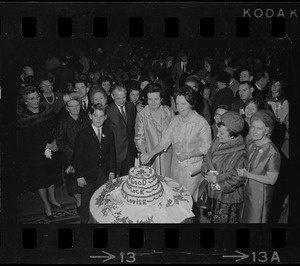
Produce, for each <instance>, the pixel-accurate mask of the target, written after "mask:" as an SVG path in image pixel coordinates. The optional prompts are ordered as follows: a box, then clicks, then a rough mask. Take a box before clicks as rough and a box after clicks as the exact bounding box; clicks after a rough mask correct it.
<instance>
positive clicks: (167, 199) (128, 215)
mask: <svg viewBox="0 0 300 266" xmlns="http://www.w3.org/2000/svg"><path fill="white" fill-rule="evenodd" d="M127 179H128V175H127V176H122V177H119V178H116V179H114V180H113V181H112V182H110V183H109V182H107V183H105V184H104V185H102V186H101V187H100V188H99V189H98V190H96V191H95V193H94V194H93V196H92V198H91V200H90V214H91V222H92V223H185V222H190V221H191V219H190V218H192V217H194V214H193V212H192V206H193V200H192V197H191V195H190V194H189V192H188V191H187V190H186V189H185V188H184V187H183V186H181V185H180V184H178V183H177V182H176V181H174V180H173V179H171V178H168V177H164V176H158V179H159V180H160V182H161V184H162V185H163V188H164V195H163V198H162V199H161V200H160V201H159V202H157V203H156V204H154V205H152V206H133V205H130V204H128V203H126V202H124V199H123V198H122V197H121V186H122V184H123V182H125V181H126V180H127ZM112 195H113V196H112ZM116 199H117V200H116Z"/></svg>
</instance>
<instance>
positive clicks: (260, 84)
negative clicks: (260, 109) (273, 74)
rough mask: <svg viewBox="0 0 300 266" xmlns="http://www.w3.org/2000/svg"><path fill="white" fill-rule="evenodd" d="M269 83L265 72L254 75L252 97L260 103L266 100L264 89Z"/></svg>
mask: <svg viewBox="0 0 300 266" xmlns="http://www.w3.org/2000/svg"><path fill="white" fill-rule="evenodd" d="M268 82H269V74H268V72H267V71H265V70H262V71H259V72H258V73H257V74H256V77H255V84H254V86H253V88H254V91H253V97H254V98H255V99H258V100H260V101H265V100H266V93H265V88H266V86H267V84H268Z"/></svg>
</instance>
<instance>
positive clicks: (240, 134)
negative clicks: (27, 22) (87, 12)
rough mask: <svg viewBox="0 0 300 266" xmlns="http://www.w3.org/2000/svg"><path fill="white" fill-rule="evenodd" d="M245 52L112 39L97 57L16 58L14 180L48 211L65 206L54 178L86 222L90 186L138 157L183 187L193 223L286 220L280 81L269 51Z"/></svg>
mask: <svg viewBox="0 0 300 266" xmlns="http://www.w3.org/2000/svg"><path fill="white" fill-rule="evenodd" d="M253 53H254V52H253V51H252V52H251V56H250V55H249V56H247V53H245V52H244V53H243V54H237V53H234V52H232V51H230V50H226V51H218V50H216V51H214V53H213V54H212V55H209V56H208V55H205V54H203V55H202V57H201V58H200V57H197V56H191V55H192V53H191V52H190V51H188V50H184V49H183V50H177V51H174V50H168V49H157V48H155V49H153V50H151V49H146V48H145V47H142V48H141V47H139V48H137V47H135V46H128V47H126V49H125V48H124V47H123V48H121V47H119V46H118V47H117V48H115V49H114V50H112V51H111V52H110V53H107V54H106V56H103V55H102V51H101V50H99V49H98V53H97V54H96V55H95V54H93V55H87V53H85V52H83V51H80V52H79V53H78V54H77V56H75V54H73V55H72V54H70V53H67V52H64V53H63V54H61V55H60V56H49V57H48V58H47V60H43V61H41V62H40V64H39V65H38V66H37V64H36V62H35V68H34V67H33V65H30V64H28V65H24V66H23V67H22V69H21V70H20V72H21V73H20V77H19V90H18V93H19V98H18V101H17V114H18V145H19V150H20V160H21V162H22V164H23V165H24V169H25V180H23V182H25V183H28V184H30V186H31V187H32V189H33V190H35V191H37V192H38V194H39V196H40V198H41V200H42V201H43V203H44V208H45V213H46V215H47V217H48V218H49V219H53V214H52V208H51V206H53V205H54V206H56V207H58V208H64V206H63V205H62V204H60V203H59V202H58V201H57V200H56V197H55V187H56V186H59V185H61V184H62V183H63V182H64V183H66V187H67V190H68V193H69V195H70V196H73V197H74V199H75V200H76V204H77V212H78V214H79V215H80V219H81V223H88V222H89V200H90V198H91V196H92V195H93V193H94V191H95V190H96V189H97V188H99V187H100V186H101V185H103V184H104V183H105V182H111V181H112V180H113V179H114V178H117V177H119V176H124V175H127V174H128V171H129V169H130V168H131V167H132V166H134V165H137V164H147V165H149V166H152V167H153V168H154V169H155V170H156V172H157V173H158V174H159V175H163V176H167V177H171V178H172V179H174V180H176V181H177V182H178V183H179V184H181V185H183V186H184V187H185V188H186V189H187V190H188V191H189V193H190V194H191V196H192V198H193V202H194V205H193V211H194V213H195V219H194V222H200V223H239V222H242V223H268V222H286V221H287V212H286V210H287V206H288V190H287V182H286V180H287V176H286V173H285V171H286V170H285V169H286V168H287V164H288V159H289V153H288V147H289V146H288V143H289V121H288V117H289V101H288V99H287V97H286V96H285V94H284V92H285V91H286V90H287V89H288V85H287V82H286V77H284V74H282V73H281V72H280V71H278V68H279V67H280V66H276V65H275V66H274V63H273V65H272V63H270V61H269V59H270V55H269V54H267V55H268V56H267V57H265V58H259V59H257V58H256V57H255V56H253ZM254 55H255V54H254ZM284 180H285V181H284ZM279 181H280V184H281V186H280V187H278V186H276V184H277V183H279ZM282 184H283V185H282ZM283 210H284V212H283ZM283 213H284V214H283Z"/></svg>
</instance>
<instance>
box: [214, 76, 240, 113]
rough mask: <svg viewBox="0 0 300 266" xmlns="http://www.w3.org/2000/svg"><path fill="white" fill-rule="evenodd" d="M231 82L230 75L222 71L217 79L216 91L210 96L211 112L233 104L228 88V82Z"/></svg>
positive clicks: (231, 93) (230, 91) (232, 97)
mask: <svg viewBox="0 0 300 266" xmlns="http://www.w3.org/2000/svg"><path fill="white" fill-rule="evenodd" d="M230 80H231V76H230V74H228V73H227V72H226V71H222V72H221V73H220V74H219V75H218V78H217V85H218V87H217V89H216V90H215V91H214V94H213V95H212V101H211V108H212V110H213V112H215V111H216V109H217V107H218V106H219V105H227V106H230V107H231V105H232V103H233V102H234V95H233V92H232V90H231V89H230V88H229V82H230Z"/></svg>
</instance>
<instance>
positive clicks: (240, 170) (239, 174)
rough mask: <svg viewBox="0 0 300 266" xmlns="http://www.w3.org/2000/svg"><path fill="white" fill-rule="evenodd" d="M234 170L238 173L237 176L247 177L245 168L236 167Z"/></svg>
mask: <svg viewBox="0 0 300 266" xmlns="http://www.w3.org/2000/svg"><path fill="white" fill-rule="evenodd" d="M236 171H237V173H238V176H244V177H247V175H248V173H249V172H248V171H247V170H246V169H245V168H242V169H236Z"/></svg>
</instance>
